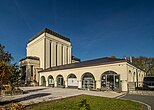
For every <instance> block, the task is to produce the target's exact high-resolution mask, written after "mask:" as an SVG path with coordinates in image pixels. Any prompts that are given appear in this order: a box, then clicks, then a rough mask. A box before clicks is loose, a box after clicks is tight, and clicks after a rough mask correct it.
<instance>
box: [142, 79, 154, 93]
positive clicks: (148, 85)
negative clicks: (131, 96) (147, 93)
mask: <svg viewBox="0 0 154 110" xmlns="http://www.w3.org/2000/svg"><path fill="white" fill-rule="evenodd" d="M143 89H149V90H152V89H154V77H144V79H143Z"/></svg>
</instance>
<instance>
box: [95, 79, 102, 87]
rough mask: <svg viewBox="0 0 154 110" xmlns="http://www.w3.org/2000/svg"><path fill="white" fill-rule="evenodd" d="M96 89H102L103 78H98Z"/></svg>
mask: <svg viewBox="0 0 154 110" xmlns="http://www.w3.org/2000/svg"><path fill="white" fill-rule="evenodd" d="M96 89H101V80H96Z"/></svg>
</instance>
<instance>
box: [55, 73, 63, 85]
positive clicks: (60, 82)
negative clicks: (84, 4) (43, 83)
mask: <svg viewBox="0 0 154 110" xmlns="http://www.w3.org/2000/svg"><path fill="white" fill-rule="evenodd" d="M57 87H64V78H63V76H62V75H58V76H57Z"/></svg>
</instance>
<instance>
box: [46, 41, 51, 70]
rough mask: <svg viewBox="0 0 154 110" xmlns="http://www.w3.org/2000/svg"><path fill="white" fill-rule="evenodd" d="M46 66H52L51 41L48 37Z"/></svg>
mask: <svg viewBox="0 0 154 110" xmlns="http://www.w3.org/2000/svg"><path fill="white" fill-rule="evenodd" d="M45 57H46V58H45V59H46V68H49V67H50V41H49V40H48V39H46V56H45Z"/></svg>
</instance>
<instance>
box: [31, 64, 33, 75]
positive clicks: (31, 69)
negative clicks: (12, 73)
mask: <svg viewBox="0 0 154 110" xmlns="http://www.w3.org/2000/svg"><path fill="white" fill-rule="evenodd" d="M31 77H33V66H31Z"/></svg>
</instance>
